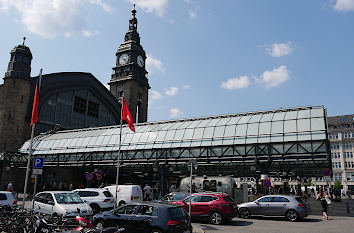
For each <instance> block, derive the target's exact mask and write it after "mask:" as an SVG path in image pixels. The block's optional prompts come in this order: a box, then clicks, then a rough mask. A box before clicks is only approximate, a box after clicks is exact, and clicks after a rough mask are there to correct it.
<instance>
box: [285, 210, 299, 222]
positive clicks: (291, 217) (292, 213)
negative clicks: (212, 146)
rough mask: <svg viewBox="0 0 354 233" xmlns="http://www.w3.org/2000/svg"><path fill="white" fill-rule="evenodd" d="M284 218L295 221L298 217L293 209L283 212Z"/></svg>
mask: <svg viewBox="0 0 354 233" xmlns="http://www.w3.org/2000/svg"><path fill="white" fill-rule="evenodd" d="M285 218H286V219H288V220H289V221H292V222H295V221H296V220H297V219H298V218H299V216H298V214H297V213H296V211H295V210H288V211H287V212H286V214H285Z"/></svg>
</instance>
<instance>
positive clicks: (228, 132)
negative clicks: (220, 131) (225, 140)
mask: <svg viewBox="0 0 354 233" xmlns="http://www.w3.org/2000/svg"><path fill="white" fill-rule="evenodd" d="M235 133H236V125H227V126H226V128H225V134H224V137H234V136H235Z"/></svg>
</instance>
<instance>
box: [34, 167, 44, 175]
mask: <svg viewBox="0 0 354 233" xmlns="http://www.w3.org/2000/svg"><path fill="white" fill-rule="evenodd" d="M42 173H43V169H41V168H34V169H33V170H32V174H33V175H42Z"/></svg>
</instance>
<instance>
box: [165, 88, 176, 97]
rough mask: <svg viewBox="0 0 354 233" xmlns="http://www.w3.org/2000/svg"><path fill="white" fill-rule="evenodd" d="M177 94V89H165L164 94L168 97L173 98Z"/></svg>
mask: <svg viewBox="0 0 354 233" xmlns="http://www.w3.org/2000/svg"><path fill="white" fill-rule="evenodd" d="M177 93H178V87H171V88H170V89H165V94H166V95H168V96H175V95H177Z"/></svg>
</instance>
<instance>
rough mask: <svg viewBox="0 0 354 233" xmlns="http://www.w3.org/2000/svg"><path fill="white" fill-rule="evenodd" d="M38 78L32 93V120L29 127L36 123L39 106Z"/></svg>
mask: <svg viewBox="0 0 354 233" xmlns="http://www.w3.org/2000/svg"><path fill="white" fill-rule="evenodd" d="M40 78H41V77H38V79H37V83H36V90H35V91H34V98H33V107H32V118H31V126H32V125H33V124H34V123H37V122H38V104H39V79H40Z"/></svg>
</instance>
